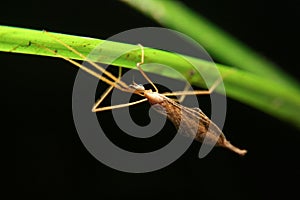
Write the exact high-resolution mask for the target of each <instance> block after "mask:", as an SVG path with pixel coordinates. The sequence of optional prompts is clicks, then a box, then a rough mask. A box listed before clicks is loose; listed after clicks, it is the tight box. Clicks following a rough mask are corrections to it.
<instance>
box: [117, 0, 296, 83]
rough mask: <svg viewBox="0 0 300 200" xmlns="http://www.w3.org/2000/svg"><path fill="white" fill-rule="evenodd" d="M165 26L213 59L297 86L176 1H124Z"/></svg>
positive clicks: (272, 64) (241, 44)
mask: <svg viewBox="0 0 300 200" xmlns="http://www.w3.org/2000/svg"><path fill="white" fill-rule="evenodd" d="M123 1H124V2H125V3H127V4H128V5H130V6H132V7H133V8H135V9H137V10H139V11H140V12H142V13H143V14H145V15H147V16H149V17H150V18H152V19H154V20H156V21H157V22H159V23H160V24H162V25H163V26H165V27H168V28H172V29H174V30H177V31H179V32H182V33H184V34H186V35H188V36H190V37H192V38H193V39H194V40H196V41H198V42H199V43H200V44H201V45H202V46H203V47H204V48H205V49H206V50H207V51H208V52H209V53H210V54H211V55H212V56H213V57H214V58H216V59H218V60H219V61H220V62H222V63H224V64H227V65H230V66H234V67H237V68H240V69H244V70H246V71H249V72H252V73H254V74H257V75H260V76H264V77H268V78H270V79H274V80H277V81H278V82H280V83H281V84H286V85H288V86H291V87H294V88H298V87H299V85H298V82H297V81H296V80H295V79H293V78H292V77H290V76H289V75H288V74H286V73H285V72H283V71H282V70H280V69H279V67H278V66H276V65H275V64H274V63H272V62H270V61H268V60H267V59H266V58H264V57H262V56H260V55H259V54H257V53H256V52H255V51H253V50H251V49H250V48H249V47H247V46H246V45H245V44H243V43H241V42H239V41H238V40H236V39H235V38H234V37H232V36H230V35H229V34H228V33H226V32H225V31H223V30H221V29H220V28H218V27H217V26H215V25H214V24H212V23H211V22H209V21H208V20H207V19H205V18H204V17H202V16H200V15H199V14H197V13H195V12H193V11H192V10H191V9H189V8H188V7H186V6H185V5H183V4H182V3H180V2H179V1H161V0H147V1H141V0H123Z"/></svg>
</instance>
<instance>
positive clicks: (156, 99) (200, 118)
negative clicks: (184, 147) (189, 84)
mask: <svg viewBox="0 0 300 200" xmlns="http://www.w3.org/2000/svg"><path fill="white" fill-rule="evenodd" d="M144 96H145V97H146V98H147V99H148V101H149V103H150V104H151V105H153V108H154V110H156V111H157V112H159V113H161V114H162V115H165V116H167V118H168V119H169V120H170V121H171V122H172V123H173V124H174V126H175V128H176V129H177V130H178V129H179V131H180V133H181V134H183V135H185V136H188V137H192V138H194V139H195V140H197V141H199V142H203V141H204V138H206V141H207V143H208V144H212V145H214V144H215V145H216V146H220V147H225V148H228V149H230V150H231V151H234V152H235V153H238V154H239V155H242V156H243V155H245V154H246V153H247V151H246V150H241V149H239V148H237V147H235V146H233V145H232V144H231V143H230V142H229V141H228V140H226V138H225V135H224V133H223V132H222V131H221V130H220V128H219V127H218V126H217V125H216V124H215V123H213V122H212V121H211V120H210V119H209V118H208V117H207V116H206V115H205V114H204V113H203V112H202V111H201V110H200V109H199V108H188V107H185V106H182V105H180V104H178V103H176V102H175V101H174V100H172V99H170V98H168V97H166V96H164V95H163V94H159V93H157V92H152V91H151V90H145V91H144Z"/></svg>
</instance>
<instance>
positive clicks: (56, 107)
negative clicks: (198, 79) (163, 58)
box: [0, 0, 300, 199]
mask: <svg viewBox="0 0 300 200" xmlns="http://www.w3.org/2000/svg"><path fill="white" fill-rule="evenodd" d="M100 2H101V3H100ZM1 4H2V3H1ZM186 4H187V5H188V6H190V7H192V8H193V9H194V10H195V11H197V12H199V13H201V14H203V15H204V16H205V17H207V18H208V19H210V20H211V21H212V22H214V23H216V24H217V25H219V26H220V27H222V28H224V29H225V30H226V31H228V32H230V33H231V34H233V35H234V36H236V37H237V38H239V39H240V40H242V41H244V42H245V43H246V44H248V45H249V46H251V47H252V48H253V49H255V50H256V51H257V52H259V53H261V54H262V55H264V56H266V57H268V58H270V59H271V60H272V61H274V62H275V63H277V64H279V65H280V66H281V67H282V68H283V69H284V70H285V71H286V72H288V73H289V74H290V75H293V76H294V77H295V78H298V80H299V76H298V75H297V73H298V71H299V70H298V62H297V61H299V55H298V51H297V48H296V47H297V46H298V45H297V44H299V30H297V26H298V24H299V12H298V9H297V6H296V3H292V2H290V1H279V2H278V3H276V2H274V1H259V0H252V1H223V2H221V1H216V0H205V1H199V3H197V2H196V1H195V2H186ZM0 24H3V25H11V26H16V27H25V28H32V29H39V30H42V29H47V30H49V31H55V32H61V33H69V34H74V35H82V36H90V37H97V38H101V39H105V38H107V37H110V36H111V35H114V34H117V33H119V32H122V31H125V30H128V29H131V28H137V27H146V26H159V24H157V23H155V22H153V21H151V20H150V19H148V18H146V17H144V16H143V15H141V14H140V13H138V12H136V11H135V10H133V9H131V8H130V7H128V6H127V5H125V4H123V3H121V2H118V1H105V2H102V1H95V2H92V1H82V2H76V1H73V2H72V3H62V2H54V1H49V2H44V1H35V2H33V1H23V2H21V3H19V2H12V3H11V4H10V5H9V3H4V5H3V4H2V5H1V12H0ZM0 60H1V65H2V67H1V82H3V85H4V87H5V88H7V89H8V93H5V94H2V95H1V99H2V100H1V101H2V106H3V107H4V109H5V108H8V109H9V118H10V121H9V122H5V124H6V125H9V127H10V128H9V129H7V130H5V133H4V134H11V133H13V134H15V140H14V141H13V142H12V143H14V144H15V154H16V155H15V168H16V169H15V173H14V175H15V180H16V182H15V188H14V190H15V192H14V193H13V194H18V195H21V196H26V197H32V198H33V197H37V198H41V199H54V198H56V199H62V198H69V197H70V198H75V197H79V198H85V197H95V198H103V199H104V198H105V199H106V198H108V197H138V198H145V197H148V198H156V197H162V196H163V195H166V196H167V197H169V198H173V197H180V198H191V197H192V196H195V197H196V198H202V199H205V198H213V199H217V198H231V199H252V198H258V199H263V198H264V199H274V197H278V196H282V197H291V196H293V195H295V196H298V195H297V189H298V188H297V182H299V175H300V165H299V161H300V156H299V152H300V151H299V150H298V146H299V142H300V135H299V130H297V129H295V128H293V127H292V126H290V125H289V124H288V123H285V122H282V121H279V120H277V119H275V118H273V117H270V116H268V115H266V114H264V113H262V112H260V111H258V110H255V109H253V108H251V107H248V106H246V105H243V104H241V103H239V102H237V101H235V100H232V99H228V105H227V110H228V112H227V118H226V123H225V126H224V132H225V133H226V136H227V137H228V138H229V139H230V140H231V141H232V142H233V143H234V144H237V145H238V146H241V147H244V148H246V149H248V151H249V153H248V154H247V155H246V156H245V157H239V156H237V155H236V154H234V153H232V152H230V151H227V150H225V149H221V148H216V149H214V150H213V151H212V152H211V153H210V154H209V155H208V156H207V157H205V158H204V159H198V158H197V154H198V151H199V147H200V144H199V143H196V142H195V143H193V145H192V146H191V147H190V148H189V150H188V151H187V152H186V153H185V154H184V155H183V156H182V157H181V158H180V159H178V160H177V161H176V162H174V163H172V164H171V165H169V166H168V167H166V168H164V169H161V170H158V171H155V172H151V173H145V174H130V173H124V172H119V171H116V170H114V169H111V168H109V167H107V166H105V165H103V164H102V163H100V162H99V161H97V160H96V159H95V158H94V157H93V156H92V155H91V154H89V153H88V152H87V150H86V149H85V147H84V145H83V144H82V143H81V141H80V139H79V137H78V134H77V132H76V129H75V126H74V123H73V117H72V110H71V105H72V104H71V101H72V99H71V98H72V87H73V81H74V79H75V76H76V72H77V69H76V68H74V67H72V66H71V65H70V64H69V63H66V62H65V61H63V60H60V59H54V58H47V57H39V56H31V55H21V54H11V53H0ZM204 107H205V105H204ZM140 108H141V110H143V107H140ZM204 109H205V108H204ZM142 114H143V113H142ZM142 114H141V115H142ZM103 116H104V117H105V118H107V116H109V114H107V116H106V115H104V114H103ZM140 117H141V116H140ZM141 119H143V118H141ZM108 121H109V119H108ZM111 133H112V134H114V136H113V137H114V139H115V140H116V141H118V134H120V138H121V139H122V140H121V139H119V141H118V142H120V143H125V144H126V142H128V144H131V145H132V144H133V143H132V141H130V139H128V138H124V136H122V133H120V132H119V131H118V129H113V127H111ZM152 143H153V141H152ZM150 144H151V143H150ZM148 145H149V144H148Z"/></svg>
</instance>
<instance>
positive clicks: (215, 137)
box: [43, 32, 247, 156]
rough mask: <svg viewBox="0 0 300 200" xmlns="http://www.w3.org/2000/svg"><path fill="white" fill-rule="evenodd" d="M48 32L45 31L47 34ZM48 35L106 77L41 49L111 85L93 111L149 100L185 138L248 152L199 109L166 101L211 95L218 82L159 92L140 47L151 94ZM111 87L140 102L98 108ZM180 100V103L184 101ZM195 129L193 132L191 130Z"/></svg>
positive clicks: (240, 153)
mask: <svg viewBox="0 0 300 200" xmlns="http://www.w3.org/2000/svg"><path fill="white" fill-rule="evenodd" d="M46 33H47V32H46ZM47 34H49V35H50V36H51V37H52V38H53V39H54V40H56V41H57V42H58V43H60V44H62V45H63V46H65V47H66V48H68V49H69V50H71V51H72V52H74V53H75V54H77V55H79V56H80V57H81V58H83V59H84V60H86V61H87V62H88V63H89V64H91V65H92V66H93V67H94V68H95V69H96V70H99V71H100V72H102V73H103V74H105V75H106V77H107V78H106V77H104V76H103V75H101V74H99V73H98V72H96V71H94V70H91V69H89V68H87V67H86V66H84V65H82V64H80V63H78V62H76V61H74V60H72V59H69V58H67V57H64V56H62V55H59V54H58V53H57V52H56V51H53V50H51V49H48V48H46V47H43V48H44V49H46V50H48V51H51V52H52V53H53V54H56V55H57V56H58V57H61V58H63V59H64V60H67V61H68V62H70V63H72V64H74V65H76V66H77V67H79V68H80V69H82V70H84V71H86V72H87V73H89V74H90V75H92V76H95V77H96V78H98V79H100V80H102V81H103V82H105V83H107V84H108V85H110V87H109V88H108V89H107V90H106V91H105V92H104V93H103V94H102V95H101V97H100V98H99V99H98V100H97V101H96V103H95V104H94V106H93V107H92V112H100V111H105V110H112V109H116V108H123V107H127V106H132V105H136V104H139V103H142V102H146V101H148V102H149V103H150V104H151V105H152V106H153V108H154V110H156V111H157V112H159V113H160V114H162V115H165V116H166V117H167V118H168V120H170V121H171V122H172V123H173V125H174V126H175V128H176V129H177V130H178V129H179V127H180V132H181V133H182V134H183V135H185V136H188V137H192V138H194V139H195V140H197V141H199V142H203V141H204V139H205V138H206V141H208V143H212V144H215V145H216V146H219V147H224V148H227V149H229V150H231V151H233V152H235V153H237V154H239V155H241V156H243V155H245V154H246V153H247V150H242V149H239V148H238V147H235V146H233V145H232V144H231V143H230V142H229V141H228V140H227V139H226V138H225V135H224V133H223V132H222V131H221V129H220V128H219V127H218V126H217V125H216V124H215V123H214V122H212V121H211V120H210V119H209V118H208V117H207V116H206V115H205V114H204V113H203V112H202V111H201V110H200V109H199V108H189V107H185V106H183V105H181V104H179V103H178V102H176V101H175V100H174V99H171V98H169V97H168V96H181V97H183V98H184V97H185V96H186V95H204V94H206V95H207V94H211V93H212V92H213V91H214V89H215V88H216V87H217V85H218V84H219V83H220V81H221V79H219V80H217V81H216V82H215V83H214V84H213V85H212V87H211V88H210V89H209V90H195V91H185V90H184V91H179V92H173V93H159V91H158V89H157V87H156V86H155V84H154V83H153V82H152V81H151V80H150V78H149V77H148V76H147V74H146V73H145V72H144V71H143V69H142V67H141V66H142V65H143V64H144V54H145V53H144V48H143V46H141V45H139V46H140V47H141V61H140V62H138V63H137V64H136V67H137V68H138V70H139V71H140V73H141V74H142V76H143V77H144V78H145V79H146V80H147V81H148V82H149V83H150V85H151V86H152V87H153V89H154V91H152V89H145V88H144V86H143V85H140V84H137V83H135V82H133V83H132V84H130V85H127V84H126V83H125V82H123V81H122V80H121V73H122V72H121V69H122V68H121V67H120V68H119V75H118V77H116V76H114V75H113V74H111V73H110V72H108V71H106V70H105V69H104V68H102V67H101V66H100V65H98V64H96V63H94V62H92V61H90V60H89V59H87V58H86V56H84V55H82V54H81V53H80V52H78V51H77V50H76V49H74V48H72V47H70V46H69V45H67V44H66V43H64V42H63V41H61V40H59V39H58V38H56V37H55V36H53V35H51V34H50V33H47ZM113 88H116V89H119V90H121V91H123V92H128V93H133V94H136V95H139V96H141V97H143V99H141V100H138V101H135V102H130V103H124V104H120V105H112V106H106V107H99V105H100V104H101V102H102V101H103V100H104V99H105V98H106V97H107V95H108V94H109V93H110V92H111V91H112V89H113ZM183 98H181V100H182V99H183ZM194 130H196V131H194Z"/></svg>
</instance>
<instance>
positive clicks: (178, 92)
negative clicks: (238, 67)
mask: <svg viewBox="0 0 300 200" xmlns="http://www.w3.org/2000/svg"><path fill="white" fill-rule="evenodd" d="M222 80H223V79H222V78H221V77H220V78H219V79H217V80H216V81H215V82H214V84H213V85H212V86H211V87H210V88H209V89H208V90H194V91H177V92H166V93H162V94H163V95H165V96H181V95H183V96H186V95H207V94H211V93H212V92H213V91H214V90H215V89H216V88H217V86H218V85H219V84H220V83H221V82H222Z"/></svg>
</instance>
